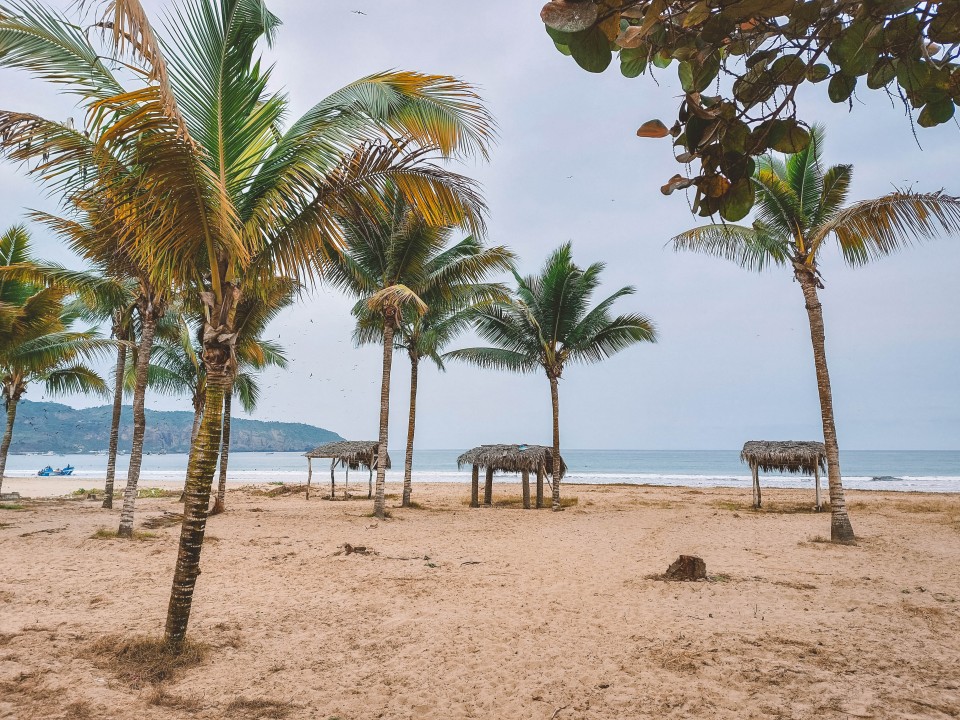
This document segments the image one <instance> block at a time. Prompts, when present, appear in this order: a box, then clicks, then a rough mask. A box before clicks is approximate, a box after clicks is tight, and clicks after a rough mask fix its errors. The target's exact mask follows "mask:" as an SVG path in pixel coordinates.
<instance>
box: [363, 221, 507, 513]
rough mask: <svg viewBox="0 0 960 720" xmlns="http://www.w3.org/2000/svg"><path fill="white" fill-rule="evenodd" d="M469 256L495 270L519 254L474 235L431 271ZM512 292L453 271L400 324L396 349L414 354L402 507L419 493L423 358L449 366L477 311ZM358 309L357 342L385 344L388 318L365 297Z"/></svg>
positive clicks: (424, 292)
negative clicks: (416, 447)
mask: <svg viewBox="0 0 960 720" xmlns="http://www.w3.org/2000/svg"><path fill="white" fill-rule="evenodd" d="M450 230H451V228H446V229H437V233H438V234H443V235H445V236H446V237H449V234H450ZM446 237H445V238H444V243H446ZM464 259H469V260H471V261H472V262H478V261H479V262H481V263H489V264H490V265H491V269H493V266H494V265H499V266H501V269H506V268H508V267H509V263H511V262H512V260H513V255H512V254H511V253H510V252H509V251H508V250H506V249H505V248H502V247H498V248H492V249H486V248H484V246H483V244H482V243H481V242H480V241H479V240H477V239H476V238H474V237H473V236H468V237H466V238H464V239H463V240H461V241H460V242H458V243H457V244H456V245H454V246H453V247H451V248H450V249H449V250H445V251H444V252H442V253H440V254H438V255H436V256H435V257H434V258H433V259H432V261H431V265H432V266H433V267H432V268H431V269H430V270H429V272H428V273H427V276H428V277H432V276H435V275H436V274H437V273H441V272H445V271H447V270H448V269H450V268H453V267H455V266H456V263H459V262H460V261H461V260H464ZM508 294H509V293H508V290H507V288H506V287H505V286H504V285H502V284H500V283H487V282H472V281H470V280H469V279H464V278H458V277H456V276H455V274H452V276H451V279H450V281H449V282H446V281H445V282H443V283H441V284H437V285H434V286H432V287H427V288H423V289H420V290H419V291H418V295H419V296H420V297H421V298H422V299H423V300H424V303H425V304H426V305H427V309H426V310H425V311H424V312H423V314H419V313H408V314H407V316H406V317H404V318H403V319H402V321H401V322H400V324H399V326H398V327H397V329H396V332H395V334H394V340H393V346H394V349H395V350H401V351H403V352H406V354H407V357H408V358H409V359H410V408H409V414H408V417H407V447H406V457H405V460H404V465H403V496H402V500H401V506H402V507H410V502H411V500H410V498H411V495H412V492H413V477H412V476H413V444H414V436H415V434H416V422H417V385H418V381H419V372H420V361H421V360H431V361H432V362H433V363H434V364H435V365H436V366H437V368H438V369H439V370H441V371H444V370H446V366H445V365H444V363H443V357H442V353H443V349H444V348H445V347H446V346H447V345H449V344H450V343H451V342H452V341H453V340H454V338H456V337H457V336H458V335H460V334H461V333H463V332H464V331H465V330H467V329H469V328H470V326H471V324H472V321H473V311H474V310H475V309H476V308H478V307H480V306H481V305H484V304H488V303H491V302H494V301H497V300H505V299H506V298H507V296H508ZM354 314H355V315H356V316H357V327H356V330H355V331H354V341H355V342H356V344H357V345H362V344H368V343H382V342H383V318H382V317H380V315H379V314H378V313H376V312H374V311H372V310H371V309H370V307H369V305H368V304H366V303H365V302H362V301H361V302H359V303H357V305H356V306H355V307H354Z"/></svg>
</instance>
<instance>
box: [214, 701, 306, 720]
mask: <svg viewBox="0 0 960 720" xmlns="http://www.w3.org/2000/svg"><path fill="white" fill-rule="evenodd" d="M295 707H296V706H295V705H293V704H291V703H288V702H284V701H283V700H271V699H269V698H242V697H238V698H234V699H233V700H231V701H230V704H229V705H227V717H230V718H235V717H241V718H257V720H259V719H260V718H285V717H287V715H289V714H290V711H291V710H293V709H294V708H295Z"/></svg>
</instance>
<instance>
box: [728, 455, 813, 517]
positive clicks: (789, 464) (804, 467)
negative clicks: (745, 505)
mask: <svg viewBox="0 0 960 720" xmlns="http://www.w3.org/2000/svg"><path fill="white" fill-rule="evenodd" d="M740 460H742V461H743V462H745V463H747V464H749V465H750V471H751V474H752V475H753V506H754V507H760V474H759V471H760V470H763V471H764V472H785V473H802V474H804V475H813V478H814V485H815V486H816V499H817V505H816V507H817V510H818V511H819V510H820V473H821V472H826V470H827V451H826V449H825V448H824V446H823V443H822V442H812V441H806V440H775V441H772V440H750V441H748V442H746V443H744V445H743V450H741V451H740Z"/></svg>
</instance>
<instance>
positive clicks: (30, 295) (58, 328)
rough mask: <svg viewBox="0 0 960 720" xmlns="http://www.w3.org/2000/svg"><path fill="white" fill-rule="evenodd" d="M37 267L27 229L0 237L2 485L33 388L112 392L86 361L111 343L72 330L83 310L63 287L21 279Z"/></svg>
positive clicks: (16, 229)
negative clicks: (23, 404) (22, 406)
mask: <svg viewBox="0 0 960 720" xmlns="http://www.w3.org/2000/svg"><path fill="white" fill-rule="evenodd" d="M32 265H33V263H32V262H31V258H30V244H29V236H28V235H27V232H26V230H25V229H24V228H23V227H22V226H17V227H13V228H11V229H10V230H8V231H7V232H5V233H4V234H3V235H0V391H2V394H3V405H4V410H5V411H6V416H7V417H6V427H5V430H4V434H3V441H2V443H0V487H2V483H3V475H4V472H5V470H6V464H7V454H8V452H9V451H10V443H11V441H12V439H13V426H14V422H15V420H16V417H17V404H18V403H19V402H20V399H21V397H22V396H23V394H24V393H25V392H27V388H28V387H29V386H30V384H32V383H42V384H43V385H44V386H45V387H46V390H47V392H48V393H51V394H65V393H72V392H96V393H102V394H106V392H107V386H106V383H105V382H104V381H103V379H102V378H101V377H100V376H99V375H98V374H97V373H96V372H95V371H94V370H92V369H91V368H90V367H89V366H87V365H86V364H85V361H86V360H88V359H90V358H92V357H94V356H96V355H97V354H99V353H100V352H102V351H104V350H106V349H108V348H109V347H111V346H112V343H110V342H109V341H106V340H104V339H102V338H101V337H100V336H99V334H98V333H97V331H96V330H86V331H76V330H72V329H71V326H72V325H73V324H74V322H75V321H76V320H77V319H78V318H79V317H80V314H81V312H82V311H81V309H80V307H79V306H78V305H76V304H75V303H71V302H69V300H70V298H69V290H68V289H66V288H65V287H64V286H63V285H61V284H51V285H47V286H45V287H44V286H42V285H37V284H35V283H32V282H29V281H27V282H25V281H23V280H21V279H20V278H21V277H22V275H21V273H22V272H23V271H24V270H28V269H30V268H31V266H32ZM34 267H36V266H34ZM38 274H39V273H38Z"/></svg>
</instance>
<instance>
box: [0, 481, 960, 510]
mask: <svg viewBox="0 0 960 720" xmlns="http://www.w3.org/2000/svg"><path fill="white" fill-rule="evenodd" d="M496 477H497V478H499V477H502V476H496ZM761 480H763V477H762V476H761ZM36 482H42V483H43V484H44V487H43V488H42V490H43V492H40V493H38V492H36V490H37V489H38V488H36V487H32V486H31V484H32V483H34V484H35V483H36ZM105 483H106V478H87V477H75V476H68V477H55V478H50V477H45V478H35V477H27V478H24V477H6V478H4V480H3V490H2V492H3V494H4V495H6V494H7V493H14V492H16V493H19V494H20V497H21V498H23V499H29V498H36V499H55V498H71V497H75V496H76V495H78V494H79V491H80V490H86V491H87V492H89V493H92V494H95V495H96V496H97V497H98V498H102V496H103V489H104V484H105ZM877 484H878V487H871V488H863V487H848V486H846V485H845V486H844V493H871V494H873V493H894V494H896V495H931V496H944V497H956V496H957V495H958V494H960V486H958V487H957V489H956V490H943V489H929V490H928V489H900V488H890V487H883V485H886V482H884V481H878V482H877ZM183 485H184V481H183V480H153V479H149V478H143V477H141V479H140V482H139V483H138V491H147V490H151V489H156V490H161V491H177V490H182V489H183ZM958 485H960V484H958ZM216 486H217V479H216V477H214V481H213V491H214V492H216ZM413 486H414V493H416V489H417V488H418V487H420V488H428V487H429V488H440V489H443V490H445V491H451V490H452V489H454V488H460V489H462V492H464V493H465V494H466V495H467V496H469V493H470V481H469V479H466V480H464V481H462V482H450V481H446V480H439V481H422V480H419V481H418V480H417V479H416V477H414V480H413ZM125 487H126V479H125V478H117V479H116V480H115V481H114V493H117V492H120V493H121V494H122V492H123V490H124V488H125ZM280 487H289V488H298V490H294V491H293V493H294V494H295V493H297V492H301V490H299V488H305V487H306V482H305V481H304V482H288V481H262V482H249V481H244V480H229V481H228V482H227V491H228V492H236V491H243V490H246V489H250V488H254V489H258V490H264V491H268V490H271V489H276V488H280ZM310 487H311V490H310V492H311V494H312V495H315V496H316V497H322V496H323V495H324V494H325V493H329V480H328V479H325V478H322V477H321V479H320V481H319V482H316V481H315V482H313V483H312V484H311V486H310ZM563 487H564V488H571V490H570V492H575V490H573V489H575V488H655V489H660V490H665V491H669V490H676V491H678V492H687V491H697V490H703V491H706V490H723V491H728V492H745V493H746V494H747V495H749V494H750V492H751V489H750V485H749V482H748V481H744V483H743V484H729V485H693V484H690V485H680V484H672V483H655V482H635V483H634V482H608V483H596V482H572V481H568V482H565V483H564V485H563ZM363 488H366V482H362V483H361V482H360V481H357V482H356V483H351V484H350V490H351V496H352V498H356V499H359V497H360V496H361V495H364V494H365V492H364V491H363V490H362V489H363ZM494 488H495V490H496V488H500V492H505V493H518V492H519V491H520V482H519V478H518V479H517V481H516V482H512V481H509V480H507V481H504V480H496V479H495V480H494ZM400 489H402V479H399V480H398V479H396V478H392V479H391V478H388V480H387V483H386V492H387V493H388V494H389V493H392V492H398V491H399V490H400ZM547 489H548V490H549V488H547ZM761 489H762V490H763V493H764V496H765V498H766V496H768V495H770V494H771V493H773V494H776V493H781V492H797V493H801V494H802V493H806V492H808V491H809V493H810V494H811V496H812V495H813V487H812V485H811V486H810V487H797V486H796V485H777V484H776V483H766V484H764V483H761ZM342 490H343V483H342V478H338V481H337V493H338V494H339V493H340V492H342ZM821 491H822V493H823V497H824V503H825V505H827V506H828V505H829V497H828V487H827V483H826V480H823V482H822V485H821ZM481 492H482V484H481ZM565 495H566V494H565Z"/></svg>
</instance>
